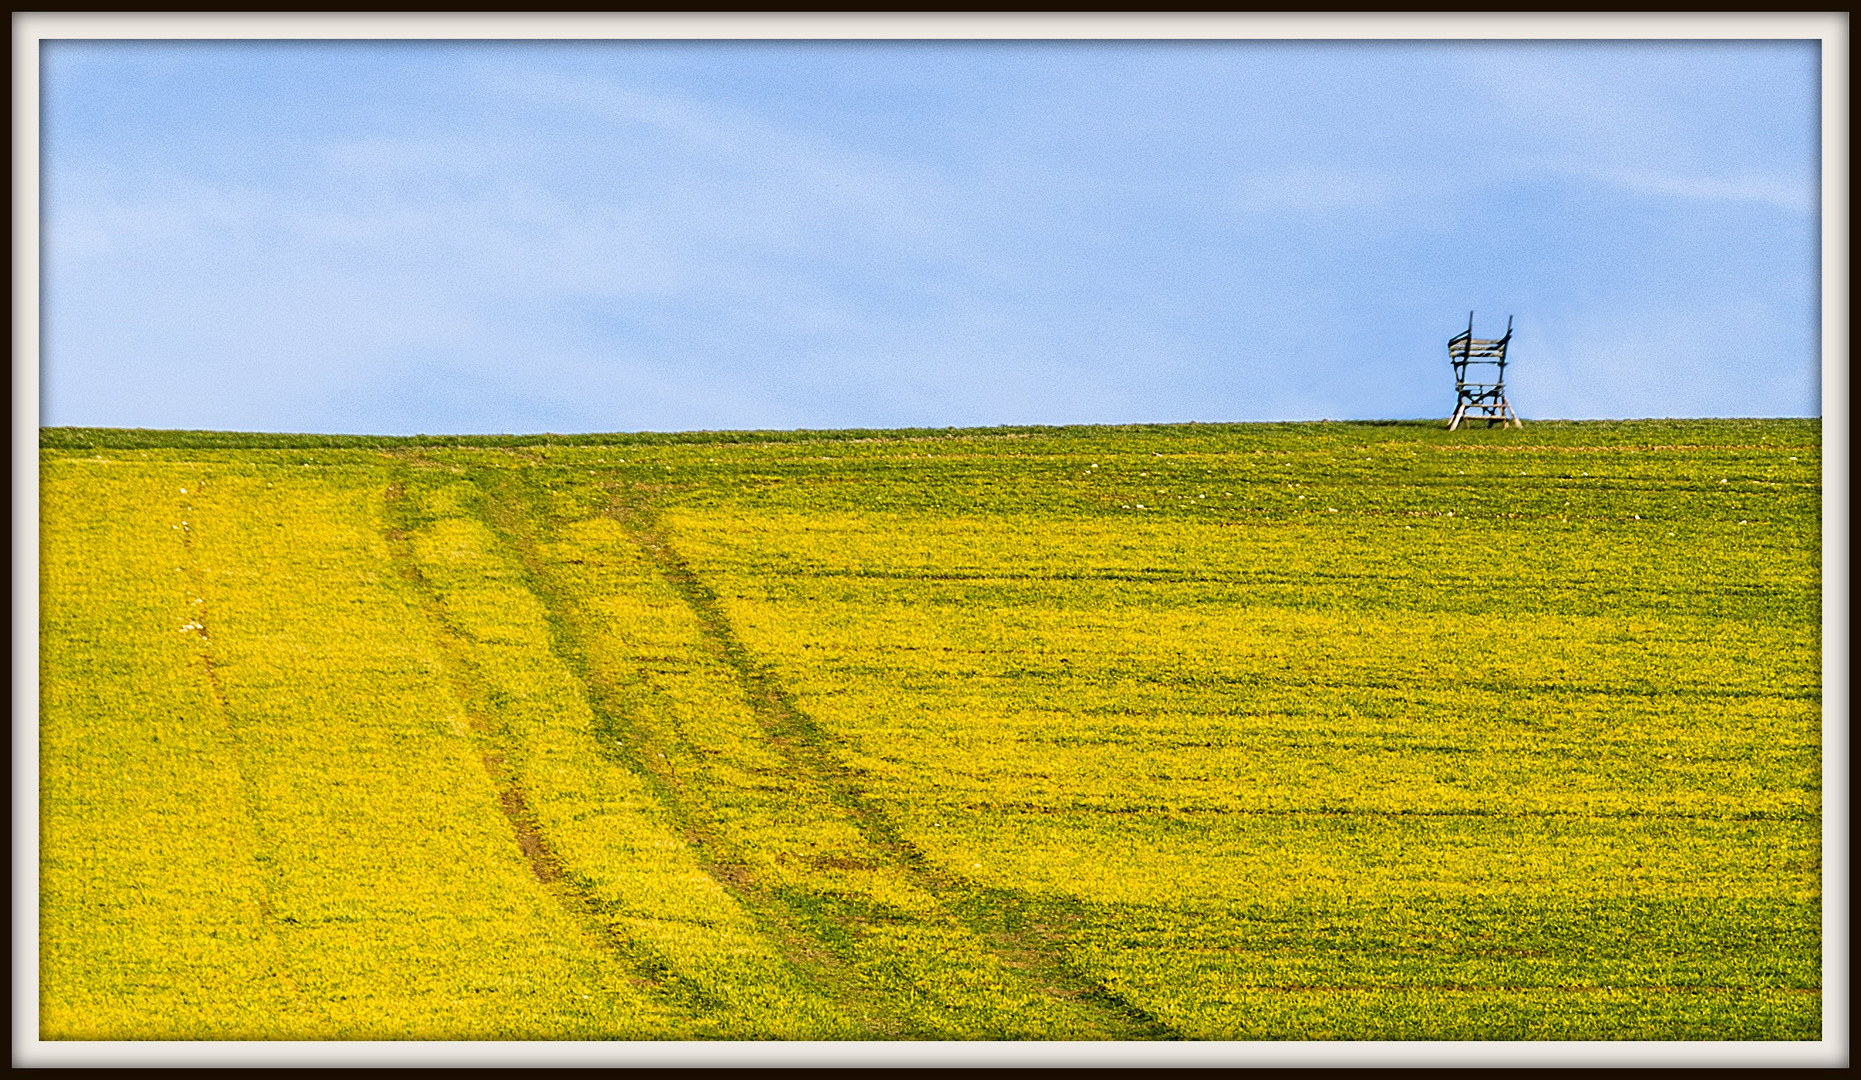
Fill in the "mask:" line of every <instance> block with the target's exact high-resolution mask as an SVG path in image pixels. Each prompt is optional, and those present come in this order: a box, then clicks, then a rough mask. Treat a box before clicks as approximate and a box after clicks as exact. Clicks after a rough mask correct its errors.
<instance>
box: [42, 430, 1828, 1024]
mask: <svg viewBox="0 0 1861 1080" xmlns="http://www.w3.org/2000/svg"><path fill="white" fill-rule="evenodd" d="M1819 441H1820V432H1819V425H1818V424H1817V423H1816V422H1815V421H1723V422H1677V421H1648V422H1633V423H1594V424H1591V423H1583V424H1534V425H1533V426H1532V427H1531V428H1528V429H1526V430H1525V431H1523V432H1519V431H1484V430H1476V431H1471V432H1456V433H1447V432H1445V431H1442V430H1440V429H1439V428H1438V427H1436V426H1432V425H1423V424H1408V423H1395V424H1307V425H1190V426H1180V427H1169V426H1132V427H1123V428H1077V429H1052V428H1026V429H989V430H970V431H912V432H832V433H820V432H792V433H723V434H717V435H708V434H704V433H692V434H684V435H678V436H657V435H634V436H534V437H522V438H498V437H472V438H458V439H455V438H426V437H417V438H409V439H384V438H373V437H335V436H333V437H323V436H305V437H300V436H272V435H227V434H219V433H153V432H109V431H95V430H78V429H52V430H48V431H46V432H43V433H42V453H43V455H44V462H45V464H44V472H43V474H42V475H43V478H42V490H41V498H42V506H43V509H42V521H43V522H44V526H43V530H42V532H43V547H42V551H43V555H42V592H43V593H44V595H45V604H44V608H43V610H44V612H45V614H44V617H43V623H42V666H41V682H42V688H43V689H42V713H43V715H42V723H41V746H42V776H43V778H44V779H43V780H42V790H43V798H42V806H41V819H42V843H43V850H44V852H45V853H46V854H45V861H44V865H43V867H42V878H43V881H42V893H41V904H42V908H43V909H44V911H45V912H46V916H45V918H44V919H43V925H42V951H43V953H44V955H45V958H46V959H45V962H44V971H43V973H42V1008H43V1010H44V1013H45V1015H46V1016H47V1017H48V1018H50V1017H57V1018H59V1019H58V1020H57V1022H56V1023H54V1022H53V1021H52V1020H51V1019H48V1020H47V1022H46V1031H47V1033H48V1037H83V1033H85V1032H92V1033H96V1032H117V1033H119V1034H120V1033H125V1032H127V1033H128V1035H127V1037H154V1036H156V1035H157V1032H156V1031H155V1030H154V1029H151V1028H149V1027H148V1025H147V1021H146V1019H143V1020H138V1019H137V1017H138V1016H145V1015H146V1014H145V1013H143V1012H141V1011H139V1010H138V1009H137V1008H136V1007H133V1006H131V1005H129V1004H127V1002H128V1001H129V1000H130V999H131V998H133V997H134V996H135V995H136V994H138V993H142V992H145V991H144V990H137V989H136V988H138V987H141V988H145V990H148V988H152V990H149V992H154V993H156V994H157V997H158V998H159V999H161V1000H167V998H166V997H162V995H167V996H168V997H172V998H174V1000H176V1001H179V1002H182V1003H184V1005H183V1007H179V1008H176V1009H171V1010H168V1012H167V1015H168V1017H169V1019H168V1020H167V1021H166V1023H168V1024H169V1027H168V1028H166V1029H164V1030H170V1031H176V1032H181V1033H183V1034H187V1033H194V1034H198V1035H199V1036H200V1037H213V1035H214V1034H215V1033H224V1032H229V1031H248V1030H249V1031H262V1032H276V1033H278V1034H280V1035H287V1034H296V1035H299V1036H302V1037H357V1036H359V1035H363V1034H367V1033H375V1034H381V1035H386V1036H388V1037H396V1036H403V1037H404V1036H414V1037H420V1036H427V1037H544V1038H550V1037H554V1038H561V1037H569V1038H576V1037H584V1038H585V1037H595V1036H608V1037H634V1038H637V1037H663V1036H671V1037H692V1038H705V1037H731V1038H875V1037H877V1038H912V1037H919V1038H922V1037H930V1038H989V1037H993V1038H1141V1037H1170V1036H1183V1037H1190V1038H1352V1039H1362V1038H1456V1039H1460V1038H1657V1039H1658V1038H1686V1039H1697V1038H1732V1039H1741V1038H1793V1039H1796V1038H1814V1037H1816V1032H1817V1031H1818V1030H1819V1025H1820V1015H1821V1012H1820V1009H1821V1006H1820V993H1819V987H1820V951H1821V944H1820V936H1819V935H1820V869H1819V867H1820V821H1819V811H1820V802H1821V794H1820V786H1819V785H1820V770H1821V757H1820V754H1821V751H1820V723H1821V712H1820V696H1821V678H1820V671H1821V666H1820V665H1821V657H1820V653H1821V642H1820V595H1821V581H1820V570H1819V566H1820V563H1819V543H1820V522H1819V513H1820V450H1819ZM203 480H204V481H205V488H206V494H205V495H204V496H202V495H201V493H200V488H201V485H202V481H203ZM190 481H191V482H190ZM170 483H171V484H173V485H174V486H175V488H176V489H177V490H178V489H179V488H180V487H189V488H191V489H192V491H193V495H194V496H199V497H200V501H199V502H197V503H190V504H189V505H188V506H186V507H182V506H181V505H180V504H178V503H177V504H174V505H173V506H170V505H168V504H167V503H164V502H162V501H160V500H159V499H155V497H154V493H155V492H157V490H158V489H159V488H160V486H161V485H163V484H170ZM177 498H179V496H177ZM190 498H192V496H190ZM150 500H153V501H150ZM184 511H185V513H187V514H192V515H193V516H194V518H195V519H196V520H194V521H193V525H194V526H195V527H196V528H198V529H199V530H202V531H197V532H194V533H190V534H188V535H187V536H185V537H184V536H182V535H181V533H180V530H178V529H175V528H168V529H167V532H168V534H169V535H167V536H162V535H160V531H161V530H158V529H156V528H155V527H154V525H155V524H158V523H161V524H165V525H167V526H173V525H174V524H175V523H174V522H170V521H166V518H167V517H174V516H180V515H182V514H183V512H184ZM145 519H146V520H145ZM170 548H173V549H175V550H174V551H170V550H169V549H170ZM190 559H192V560H193V561H192V562H191V563H190V562H189V560H190ZM169 563H172V564H173V566H169V565H168V564H169ZM189 566H192V567H193V569H192V571H189V570H187V569H186V568H187V567H189ZM176 568H182V569H180V570H177V569H176ZM164 573H166V574H169V575H170V576H171V577H172V578H174V580H169V579H168V578H163V577H162V576H161V575H162V574H164ZM190 575H191V576H190ZM181 581H188V582H193V583H194V584H191V585H188V586H180V585H179V582H181ZM189 592H192V593H193V595H184V594H187V593H189ZM170 593H173V594H175V595H172V596H170V595H169V594H170ZM196 598H198V599H199V603H198V604H196ZM176 605H180V607H179V608H178V613H179V614H185V613H186V612H187V611H188V610H189V607H188V605H194V606H196V607H201V608H204V610H205V611H206V612H208V613H211V615H210V617H208V618H206V619H205V623H206V625H208V626H211V627H212V629H211V630H210V631H208V633H207V635H206V637H205V639H201V636H200V634H199V633H197V632H193V631H188V632H186V633H193V637H191V638H190V637H187V636H186V634H185V633H184V632H183V631H182V630H179V629H176V628H175V627H181V626H182V625H183V624H181V623H178V622H177V623H175V627H169V626H167V623H168V622H173V621H174V619H173V618H170V617H169V615H165V614H163V613H164V612H167V611H168V610H169V608H174V607H176ZM157 628H160V630H161V633H157V632H155V631H156V629H157ZM164 635H172V637H168V636H164ZM177 643H178V644H177ZM171 654H172V655H171ZM163 657H166V658H165V659H163ZM157 716H172V717H174V718H175V719H174V720H173V723H174V725H175V729H174V730H175V735H174V737H176V738H184V739H185V740H186V741H185V743H184V745H185V747H186V752H185V754H171V753H169V752H168V751H165V750H160V749H156V746H155V744H154V743H153V742H144V741H142V740H141V739H140V738H139V735H138V733H140V732H141V731H142V729H144V728H146V727H148V726H149V725H150V724H151V723H152V718H154V717H157ZM440 718H445V719H443V721H442V720H441V719H440ZM102 748H108V749H107V750H105V749H102ZM125 755H127V756H125ZM164 755H165V756H164ZM164 770H165V771H164ZM176 770H179V771H176ZM151 772H154V773H158V774H160V775H161V776H162V777H163V778H162V780H161V782H160V783H157V784H153V785H151V784H148V783H141V782H139V783H137V784H135V785H128V786H126V785H123V784H121V783H118V782H116V780H117V778H119V777H125V776H133V777H137V778H142V777H145V776H147V775H149V774H150V773H151ZM190 793H191V794H190ZM208 795H210V796H211V797H206V796H208ZM195 800H198V801H195ZM196 806H197V807H198V808H199V815H198V816H199V817H201V818H202V824H201V827H200V828H199V830H198V834H199V839H198V840H194V839H190V840H188V841H187V842H186V844H185V845H184V846H186V847H188V849H189V854H187V855H186V857H182V858H178V857H176V855H175V854H174V851H178V850H179V849H178V848H175V845H176V844H178V843H181V841H179V840H175V839H172V837H173V836H175V835H178V832H177V830H180V829H181V826H180V824H179V822H181V821H183V820H185V819H186V818H187V816H188V813H189V811H190V810H191V809H192V808H194V807H196ZM125 821H133V822H137V823H138V825H137V827H136V829H135V830H134V831H130V832H127V833H126V832H125V831H124V830H123V829H122V827H121V826H122V823H123V822H125ZM216 838H217V839H216ZM208 841H211V842H208ZM171 849H174V851H171ZM423 853H424V854H423ZM429 856H430V858H429ZM384 859H385V861H384ZM422 859H427V861H421V860H422ZM389 867H393V868H394V869H393V871H392V872H391V873H385V872H386V871H387V870H388V868H389ZM384 873H385V876H384ZM207 879H211V880H215V881H219V882H223V883H225V884H224V886H216V887H214V888H207V887H204V886H202V885H201V884H200V882H201V881H202V880H207ZM209 894H211V896H209ZM132 897H133V898H134V899H133V902H134V903H137V904H143V905H152V906H149V907H146V908H144V909H143V910H145V912H146V913H147V914H149V915H152V916H155V917H152V918H145V919H144V920H143V921H142V924H141V925H142V929H140V930H137V931H135V932H134V934H132V935H131V936H130V938H128V939H121V937H120V935H121V934H123V933H124V932H125V931H124V930H123V929H122V928H123V927H125V926H128V925H130V924H131V922H133V920H130V919H127V918H126V917H124V916H121V915H116V914H112V913H111V912H112V911H113V910H114V909H113V908H111V907H110V905H121V904H123V903H125V902H132V901H131V898H132ZM100 904H101V905H103V906H101V907H100V906H99V905H100ZM162 913H166V914H165V915H164V914H162ZM281 913H282V914H281ZM284 915H290V916H291V918H290V920H289V921H287V920H286V919H285V918H284V917H283V916H284ZM345 920H347V921H345ZM100 931H101V932H100ZM137 934H140V935H141V937H140V938H138V937H136V935H137ZM112 935H115V937H112ZM512 935H515V936H514V937H513V936H512ZM113 940H126V941H127V942H128V945H127V946H126V947H124V946H119V945H115V944H106V942H110V941H113ZM190 941H191V942H197V943H198V944H191V945H186V946H185V948H177V947H175V944H174V943H183V942H190ZM517 941H522V942H523V943H524V944H522V945H521V946H520V947H516V946H513V944H512V943H513V942H517ZM203 949H206V950H208V952H205V953H203V952H202V950H203ZM163 953H166V954H169V955H166V956H165V957H164V958H161V959H155V958H154V957H155V956H156V955H157V954H163ZM189 955H194V956H200V957H203V958H202V959H199V960H198V961H189V962H191V963H195V964H196V966H197V967H198V968H199V969H200V971H201V972H203V974H202V975H200V976H199V978H198V979H195V980H194V981H192V982H190V978H191V977H188V976H184V975H182V974H180V972H182V971H183V968H181V967H178V966H176V965H179V964H181V963H182V960H181V958H182V957H184V956H189ZM355 955H362V956H366V957H368V958H369V959H368V963H367V964H365V965H358V964H357V963H356V961H355V960H354V959H353V957H354V956H355ZM494 956H495V957H499V959H495V960H494V959H489V958H492V957H494ZM208 957H210V959H209V958H208ZM338 957H340V958H341V959H336V958H338ZM476 957H484V958H487V959H486V960H485V961H484V962H483V963H481V962H480V961H479V960H476V959H467V958H476ZM151 964H154V965H155V966H156V968H159V969H161V970H162V971H163V972H164V974H162V975H161V976H160V977H159V978H157V979H155V980H154V981H152V982H151V981H150V980H149V978H148V976H147V972H148V971H149V970H150V967H149V965H151ZM484 964H490V965H491V966H490V967H489V968H485V967H484ZM164 965H165V966H164ZM480 969H482V970H480ZM186 970H193V969H186ZM497 971H502V972H506V974H502V975H498V974H494V973H495V972H497ZM253 972H265V973H270V976H269V977H270V981H266V980H265V979H263V978H261V979H259V980H258V982H257V983H256V984H255V985H259V986H262V987H271V988H272V989H270V990H267V991H266V994H269V995H270V996H266V995H265V994H259V995H255V996H253V997H252V998H251V999H250V1000H248V1001H245V1002H243V1003H240V1004H237V1005H235V1004H231V1003H229V998H230V996H231V995H232V993H233V990H232V988H233V986H234V985H235V984H236V983H237V982H238V981H239V980H250V979H252V978H253V977H254V976H253V975H252V973H253ZM228 973H238V974H237V975H233V974H228ZM216 979H220V980H221V981H215V980H216ZM591 988H594V989H593V990H592V991H591ZM584 993H588V994H589V996H588V997H582V996H581V995H582V994H584ZM187 1002H192V1003H193V1004H191V1005H187V1004H185V1003H187ZM242 1025H243V1026H242ZM267 1025H269V1026H267Z"/></svg>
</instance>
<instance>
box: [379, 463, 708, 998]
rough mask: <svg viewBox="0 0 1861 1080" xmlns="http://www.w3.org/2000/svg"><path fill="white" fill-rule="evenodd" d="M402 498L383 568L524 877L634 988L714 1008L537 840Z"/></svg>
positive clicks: (395, 491) (392, 517) (397, 499)
mask: <svg viewBox="0 0 1861 1080" xmlns="http://www.w3.org/2000/svg"><path fill="white" fill-rule="evenodd" d="M405 495H406V486H405V483H404V481H403V480H402V479H396V480H394V481H393V482H391V483H389V484H388V486H387V489H386V491H385V493H384V500H383V501H384V504H385V514H384V522H383V529H382V538H383V540H384V541H385V542H386V544H387V547H388V553H389V559H390V563H391V566H392V568H393V571H394V574H395V576H396V577H397V578H399V579H400V580H401V581H402V582H403V583H405V584H406V585H407V586H408V588H409V589H410V590H411V591H412V592H413V594H414V597H415V599H416V601H417V604H418V607H419V609H420V612H421V614H422V615H423V616H425V619H426V622H427V625H428V627H429V629H430V630H431V631H432V640H433V641H434V643H435V645H436V650H435V651H436V652H437V654H438V656H439V659H440V662H441V666H442V667H443V668H444V669H445V672H446V677H447V680H448V682H449V683H450V684H451V689H452V691H453V697H454V698H455V700H457V701H458V702H459V703H460V706H461V707H462V708H463V710H464V712H465V714H466V720H467V724H468V726H469V728H470V732H471V734H470V738H471V740H472V742H473V743H474V745H475V747H476V748H477V751H478V760H479V763H480V764H481V765H482V766H483V767H484V770H485V775H486V776H487V777H489V778H490V780H491V783H492V786H493V787H494V788H495V789H496V791H497V802H498V808H499V809H500V810H501V811H503V813H504V816H505V818H506V819H507V820H508V821H509V822H510V826H511V833H512V837H513V839H514V840H515V841H516V844H517V848H518V850H519V851H521V852H522V853H523V856H524V859H525V860H526V861H527V862H528V864H529V867H530V872H531V874H532V875H533V876H534V877H535V878H536V880H537V882H538V883H539V884H540V885H542V886H543V888H544V889H545V890H546V891H548V892H549V893H550V895H551V896H553V897H554V898H555V900H556V902H557V903H558V904H560V905H561V906H562V908H563V910H564V911H565V912H566V913H567V914H568V915H569V916H570V917H571V918H572V919H573V920H574V921H575V923H576V924H577V925H578V926H579V927H580V928H581V930H582V932H583V934H584V935H585V936H586V937H587V938H588V939H590V940H591V941H592V942H593V943H595V944H596V945H597V947H598V948H599V949H600V951H602V952H603V953H605V954H607V955H609V956H611V957H613V958H614V959H616V960H618V961H619V962H620V963H621V964H622V965H623V967H624V968H625V969H626V970H627V972H628V975H629V978H630V979H631V981H632V982H633V983H634V984H635V985H636V986H639V987H642V988H646V989H651V990H655V991H658V992H660V993H662V994H665V995H666V996H667V997H669V998H671V999H672V1000H673V1002H674V1003H675V1004H676V1005H677V1006H679V1007H682V1008H683V1009H685V1010H686V1011H689V1012H693V1013H699V1012H702V1011H705V1010H707V1009H711V1008H714V1007H715V1006H716V1004H717V1002H715V1001H714V1000H712V999H711V998H710V996H709V995H708V994H706V993H705V992H704V991H703V990H702V989H701V988H699V987H697V986H694V985H692V984H690V983H689V982H688V981H687V980H685V979H682V978H680V977H679V976H678V975H677V974H676V973H675V972H674V971H673V970H672V969H671V967H670V966H669V965H668V964H667V963H666V962H665V961H664V959H663V958H661V957H659V956H658V955H657V954H656V953H654V952H653V951H652V950H650V949H648V948H646V947H644V946H642V945H641V944H639V943H638V942H635V941H633V940H632V939H631V938H628V937H627V936H625V935H624V934H622V933H621V932H620V931H619V930H618V929H616V928H615V927H614V926H613V924H612V923H610V922H609V921H608V920H607V918H606V917H605V916H606V912H605V910H604V906H603V904H602V902H601V899H600V898H599V897H598V896H596V895H595V894H594V893H593V892H591V891H590V890H589V889H587V888H586V887H585V886H583V885H582V884H581V883H580V882H579V880H578V879H577V878H576V877H575V876H574V875H573V874H570V873H568V871H567V868H566V867H565V866H564V864H563V861H562V859H561V857H560V856H559V855H558V854H557V852H556V850H555V847H554V845H552V844H551V843H550V842H549V838H548V837H547V836H546V835H545V834H544V833H543V831H542V828H541V826H540V824H539V822H538V821H537V818H536V815H535V813H534V812H533V811H532V810H531V808H530V805H529V800H528V798H527V796H526V793H525V791H524V786H523V778H522V776H521V775H520V774H519V772H518V770H517V768H516V767H515V766H514V765H513V764H512V763H511V759H512V756H513V754H512V752H513V750H514V747H513V746H512V745H511V742H512V736H511V733H510V731H509V730H508V728H507V726H506V725H504V724H502V723H500V722H499V721H498V720H497V718H496V716H495V713H494V711H493V710H491V709H489V708H487V707H486V705H485V702H486V701H487V700H488V691H489V690H490V687H489V686H488V685H487V683H486V681H485V679H484V677H483V676H482V675H481V673H480V672H479V670H478V668H477V667H476V666H475V665H474V664H473V663H472V661H471V659H470V657H469V656H468V655H467V645H466V641H467V637H466V635H465V633H464V632H463V631H462V630H461V629H460V627H459V626H458V624H457V623H456V622H455V621H454V620H453V619H452V617H451V615H450V614H449V613H448V612H447V610H446V606H445V603H444V602H443V601H442V600H441V598H440V595H439V592H438V590H437V589H435V588H434V587H433V584H432V582H430V581H429V580H428V579H427V577H426V575H425V573H424V572H422V571H421V569H420V564H419V561H418V560H417V559H416V558H415V556H414V551H413V542H412V540H411V538H410V535H409V533H410V530H409V529H408V528H407V526H408V524H409V521H408V520H407V518H408V514H407V512H406V506H405Z"/></svg>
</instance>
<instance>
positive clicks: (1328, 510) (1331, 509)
mask: <svg viewBox="0 0 1861 1080" xmlns="http://www.w3.org/2000/svg"><path fill="white" fill-rule="evenodd" d="M1337 512H1338V508H1337V507H1335V506H1327V507H1325V513H1327V514H1335V513H1337Z"/></svg>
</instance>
